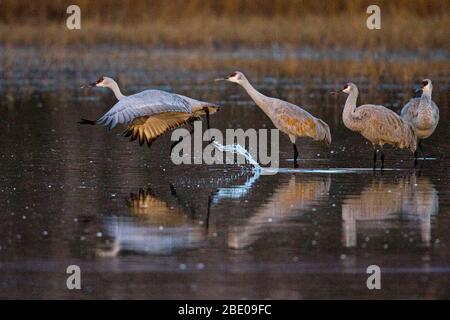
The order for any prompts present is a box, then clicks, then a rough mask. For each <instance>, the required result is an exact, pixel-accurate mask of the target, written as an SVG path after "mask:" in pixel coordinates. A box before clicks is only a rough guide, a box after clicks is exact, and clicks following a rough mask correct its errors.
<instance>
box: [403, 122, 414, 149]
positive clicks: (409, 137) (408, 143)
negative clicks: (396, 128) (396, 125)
mask: <svg viewBox="0 0 450 320" xmlns="http://www.w3.org/2000/svg"><path fill="white" fill-rule="evenodd" d="M404 146H405V147H407V148H408V149H409V150H411V152H415V151H416V149H417V136H416V132H415V131H414V128H413V127H412V125H411V124H410V123H406V125H405V141H404Z"/></svg>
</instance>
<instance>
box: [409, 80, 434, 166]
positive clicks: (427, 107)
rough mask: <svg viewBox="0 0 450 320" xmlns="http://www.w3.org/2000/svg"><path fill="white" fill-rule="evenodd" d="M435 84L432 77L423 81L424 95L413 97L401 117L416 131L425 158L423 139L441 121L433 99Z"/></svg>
mask: <svg viewBox="0 0 450 320" xmlns="http://www.w3.org/2000/svg"><path fill="white" fill-rule="evenodd" d="M432 90H433V84H432V83H431V80H430V79H425V80H423V81H422V96H421V97H420V98H413V99H411V100H410V101H409V102H408V103H407V104H406V105H405V106H404V107H403V109H402V112H401V117H402V119H403V120H405V121H407V122H408V123H410V124H411V125H412V127H413V129H414V131H415V132H416V135H417V138H418V140H419V144H418V146H419V149H420V152H421V153H422V156H423V158H424V159H425V153H424V152H423V149H422V139H426V138H428V137H429V136H431V135H432V134H433V132H434V130H435V129H436V127H437V125H438V122H439V108H438V106H437V105H436V103H434V101H433V100H431V91H432ZM417 156H418V152H417V150H416V151H415V152H414V157H415V159H416V160H415V161H416V162H415V163H416V164H417Z"/></svg>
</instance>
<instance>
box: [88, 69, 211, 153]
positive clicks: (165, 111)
mask: <svg viewBox="0 0 450 320" xmlns="http://www.w3.org/2000/svg"><path fill="white" fill-rule="evenodd" d="M87 86H88V87H93V86H96V87H107V88H110V89H111V90H112V91H113V92H114V95H115V96H116V98H117V100H119V101H118V102H117V103H116V104H115V105H114V106H113V107H112V108H111V109H110V110H108V112H106V113H105V114H104V115H103V116H101V117H100V118H99V119H97V120H96V121H90V120H85V119H82V122H80V123H82V124H100V125H103V126H106V127H108V128H109V129H112V128H114V127H115V126H117V124H126V125H128V127H127V129H126V130H125V132H124V135H125V136H126V137H129V136H131V140H135V139H137V138H139V143H140V144H141V145H142V144H143V143H144V141H147V144H148V145H149V146H150V145H151V143H152V142H153V141H154V140H155V139H157V138H158V137H159V136H161V135H162V134H164V133H165V132H167V131H168V130H170V129H174V128H177V127H179V126H182V125H183V124H185V123H187V122H191V121H194V120H197V119H199V118H200V117H201V116H203V115H207V116H209V114H212V113H215V112H216V111H218V110H219V106H218V105H215V104H213V103H208V102H204V101H199V100H195V99H192V98H188V97H185V96H182V95H179V94H175V93H169V92H166V91H161V90H145V91H143V92H140V93H136V94H133V95H131V96H124V95H123V94H122V93H121V92H120V89H119V86H118V85H117V83H116V82H115V81H114V80H113V79H111V78H108V77H101V78H100V79H99V80H98V81H97V82H96V83H93V84H90V85H87ZM207 119H209V118H207ZM208 121H209V120H208ZM208 127H209V123H208Z"/></svg>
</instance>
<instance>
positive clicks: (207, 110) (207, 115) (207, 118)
mask: <svg viewBox="0 0 450 320" xmlns="http://www.w3.org/2000/svg"><path fill="white" fill-rule="evenodd" d="M203 110H204V111H205V114H206V127H207V128H208V129H209V128H210V126H209V109H208V107H205V108H203Z"/></svg>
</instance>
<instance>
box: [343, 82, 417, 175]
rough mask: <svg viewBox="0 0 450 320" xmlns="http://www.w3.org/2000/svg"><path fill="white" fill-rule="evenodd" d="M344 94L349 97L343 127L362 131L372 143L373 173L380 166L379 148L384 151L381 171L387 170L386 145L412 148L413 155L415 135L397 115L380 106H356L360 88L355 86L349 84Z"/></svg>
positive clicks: (415, 142)
mask: <svg viewBox="0 0 450 320" xmlns="http://www.w3.org/2000/svg"><path fill="white" fill-rule="evenodd" d="M342 91H343V92H344V93H347V94H348V97H347V101H346V102H345V107H344V111H343V113H342V120H343V121H344V125H345V126H346V127H347V128H349V129H350V130H352V131H355V132H359V133H360V134H361V135H362V136H363V137H364V138H366V139H367V140H369V141H370V142H371V143H372V145H373V149H374V153H373V169H374V170H375V169H376V163H377V147H380V151H381V169H383V168H384V151H383V145H385V144H390V145H393V146H395V147H398V148H400V149H404V148H409V149H410V150H411V152H414V151H416V146H417V141H416V134H415V133H414V130H413V129H412V127H411V126H410V125H409V124H408V123H406V122H405V121H403V120H402V118H400V116H399V115H398V114H396V113H395V112H394V111H392V110H389V109H387V108H386V107H383V106H380V105H373V104H365V105H362V106H359V107H356V101H357V99H358V88H357V87H356V85H355V84H354V83H348V84H346V85H345V87H344V89H343V90H342Z"/></svg>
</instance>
